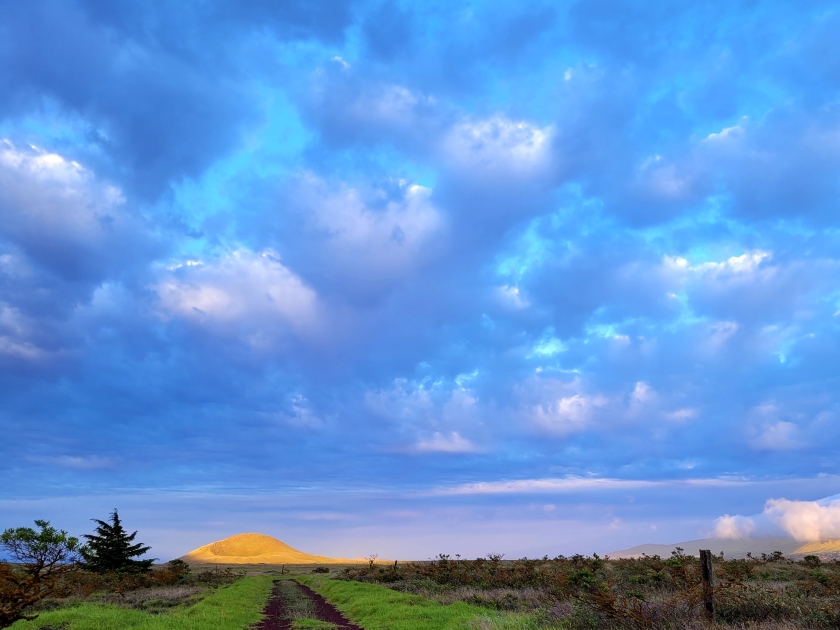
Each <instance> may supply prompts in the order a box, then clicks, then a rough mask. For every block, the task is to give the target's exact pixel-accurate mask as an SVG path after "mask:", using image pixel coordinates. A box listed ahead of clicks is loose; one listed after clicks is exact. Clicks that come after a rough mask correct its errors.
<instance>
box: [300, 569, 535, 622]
mask: <svg viewBox="0 0 840 630" xmlns="http://www.w3.org/2000/svg"><path fill="white" fill-rule="evenodd" d="M295 579H297V580H299V581H300V582H301V583H302V584H306V585H307V586H309V587H310V588H311V589H313V590H315V591H317V592H318V593H320V594H321V595H323V596H324V597H325V598H326V599H327V601H328V602H330V603H331V604H333V605H334V606H335V607H336V608H338V609H339V610H340V611H341V612H343V613H344V614H345V615H346V616H347V617H348V618H349V619H350V620H351V621H352V622H353V623H356V624H358V625H360V626H362V627H363V628H364V629H365V630H431V629H432V628H434V630H455V629H456V628H457V629H459V630H463V629H464V628H470V627H474V628H481V627H494V628H495V627H499V628H504V627H519V624H518V623H517V622H522V621H526V618H525V616H524V615H518V614H515V613H507V614H505V613H496V612H494V611H488V610H487V609H486V608H480V607H478V606H471V605H469V604H465V603H463V602H455V603H454V604H449V605H444V604H440V603H438V602H435V601H432V600H429V599H425V598H423V597H420V596H418V595H407V594H405V593H398V592H396V591H393V590H391V589H389V588H385V587H384V586H378V585H376V584H365V583H362V582H345V581H342V580H330V579H327V578H320V577H315V576H295ZM479 620H481V622H482V623H481V624H480V625H478V622H479ZM511 622H513V623H511Z"/></svg>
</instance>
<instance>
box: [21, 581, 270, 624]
mask: <svg viewBox="0 0 840 630" xmlns="http://www.w3.org/2000/svg"><path fill="white" fill-rule="evenodd" d="M200 584H201V583H200V582H193V585H192V586H191V587H189V586H188V587H186V588H185V587H183V586H182V587H177V586H176V587H168V588H163V589H154V588H153V589H149V590H145V591H143V590H140V589H138V590H135V591H132V592H130V593H128V594H127V595H126V596H124V597H122V598H109V599H107V600H105V599H100V600H99V601H95V600H94V601H90V600H86V601H69V602H68V601H65V602H62V603H61V604H60V605H61V608H58V609H56V610H51V611H47V612H42V613H41V614H40V615H39V616H38V618H37V619H35V620H34V621H19V622H17V623H16V624H14V625H13V626H12V628H13V629H14V630H30V629H35V628H44V629H47V628H67V630H112V629H113V630H117V629H120V630H122V629H123V628H125V629H126V630H202V629H205V628H206V629H207V630H243V629H244V628H248V627H250V626H252V625H253V624H255V623H257V622H258V621H259V620H260V618H261V616H262V609H263V606H264V605H265V601H266V599H267V598H268V593H269V591H270V590H271V578H270V577H267V576H261V577H246V578H240V579H237V580H235V581H234V582H233V583H229V584H226V585H224V586H222V587H221V588H210V589H207V588H203V589H202V590H201V591H197V590H195V589H196V585H200ZM185 586H186V585H185Z"/></svg>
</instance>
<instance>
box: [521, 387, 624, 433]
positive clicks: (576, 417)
mask: <svg viewBox="0 0 840 630" xmlns="http://www.w3.org/2000/svg"><path fill="white" fill-rule="evenodd" d="M606 404H607V399H606V398H605V397H604V396H597V395H596V396H587V395H584V394H573V395H572V396H565V397H563V398H558V399H557V400H553V401H549V402H545V403H540V404H537V405H534V407H533V408H532V418H533V421H534V423H535V424H536V425H537V426H539V427H540V428H542V429H545V430H547V431H549V432H551V433H555V434H560V435H566V434H569V433H577V432H580V431H584V430H586V429H587V428H588V426H589V424H590V422H591V421H592V419H593V416H594V414H595V412H596V411H597V410H598V409H600V408H602V407H605V406H606Z"/></svg>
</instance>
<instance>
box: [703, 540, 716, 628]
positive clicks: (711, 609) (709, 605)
mask: <svg viewBox="0 0 840 630" xmlns="http://www.w3.org/2000/svg"><path fill="white" fill-rule="evenodd" d="M700 577H701V579H702V580H703V608H705V609H706V617H708V618H709V619H714V618H715V574H714V569H713V568H712V552H711V551H710V550H709V549H701V550H700Z"/></svg>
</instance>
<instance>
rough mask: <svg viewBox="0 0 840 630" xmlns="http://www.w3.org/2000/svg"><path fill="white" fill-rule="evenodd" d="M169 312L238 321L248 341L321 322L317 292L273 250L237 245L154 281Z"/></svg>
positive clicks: (203, 320) (306, 328)
mask: <svg viewBox="0 0 840 630" xmlns="http://www.w3.org/2000/svg"><path fill="white" fill-rule="evenodd" d="M155 289H156V291H157V293H158V295H159V297H160V303H161V305H162V307H163V309H164V311H165V313H167V314H168V315H174V314H177V315H180V316H183V317H186V318H188V319H190V320H193V321H196V322H200V323H206V324H208V325H211V326H213V325H217V324H222V325H227V324H242V325H243V326H244V327H245V333H246V335H248V336H249V337H250V338H251V339H252V341H257V340H259V339H260V337H264V336H269V337H270V336H273V335H274V334H275V333H277V332H280V331H279V330H278V329H277V324H285V325H286V326H287V327H290V328H292V329H294V330H296V331H297V332H299V333H304V334H307V333H311V332H313V331H314V330H315V328H316V327H317V325H318V323H319V306H318V299H317V296H316V294H315V292H314V291H313V290H312V289H310V288H309V287H307V286H306V285H305V284H304V283H303V281H302V280H301V279H300V278H299V277H298V276H296V275H295V274H294V273H293V272H292V271H291V270H290V269H288V268H287V267H286V266H284V265H283V263H282V262H281V261H280V259H279V257H278V256H277V254H276V253H275V252H273V251H272V250H265V251H263V252H260V253H256V252H252V251H250V250H247V249H238V250H235V251H233V252H231V253H229V254H228V255H226V256H224V257H223V258H221V259H219V260H213V261H208V262H206V263H203V264H198V265H196V264H192V265H179V266H178V267H176V268H175V269H174V270H172V271H171V272H169V273H167V274H165V277H164V278H163V279H162V280H161V281H160V282H159V283H158V284H157V286H156V287H155Z"/></svg>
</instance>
